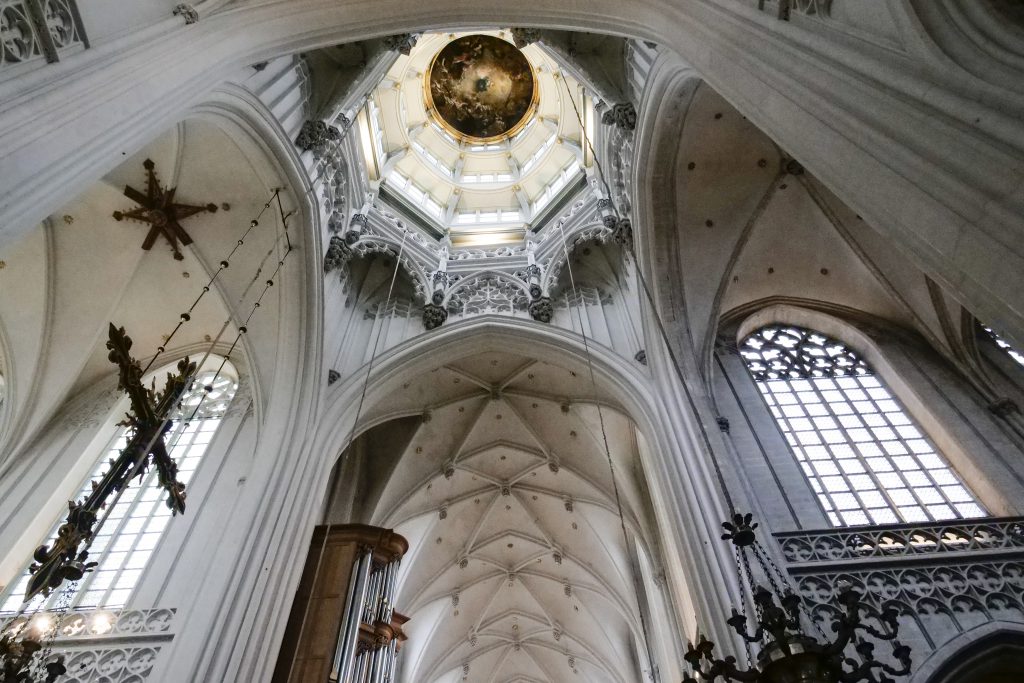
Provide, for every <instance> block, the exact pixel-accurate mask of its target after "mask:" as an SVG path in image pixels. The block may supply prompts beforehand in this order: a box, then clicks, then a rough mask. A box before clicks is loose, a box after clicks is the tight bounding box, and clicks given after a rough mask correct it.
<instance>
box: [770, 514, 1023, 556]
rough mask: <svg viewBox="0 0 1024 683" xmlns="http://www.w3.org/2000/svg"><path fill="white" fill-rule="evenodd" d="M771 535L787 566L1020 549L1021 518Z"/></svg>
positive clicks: (1021, 546)
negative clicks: (775, 540)
mask: <svg viewBox="0 0 1024 683" xmlns="http://www.w3.org/2000/svg"><path fill="white" fill-rule="evenodd" d="M775 538H776V539H777V540H778V542H779V544H780V546H781V547H782V554H783V557H784V558H785V559H786V562H787V563H790V564H791V565H794V564H795V565H800V564H803V563H806V562H845V561H848V560H863V559H866V558H892V557H901V556H915V557H919V556H922V555H933V554H936V553H960V552H967V551H992V550H1008V549H1015V550H1017V551H1018V552H1024V517H1001V518H994V517H985V518H980V519H969V520H957V521H955V522H948V523H941V524H931V525H927V526H922V525H920V524H892V525H886V526H872V527H846V528H842V529H827V530H824V531H798V532H790V533H782V534H776V536H775Z"/></svg>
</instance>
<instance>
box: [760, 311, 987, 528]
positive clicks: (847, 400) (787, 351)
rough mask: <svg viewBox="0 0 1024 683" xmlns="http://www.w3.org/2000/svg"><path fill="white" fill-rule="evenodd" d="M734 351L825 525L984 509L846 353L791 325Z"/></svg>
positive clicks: (976, 513) (973, 513)
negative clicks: (818, 505) (805, 480)
mask: <svg viewBox="0 0 1024 683" xmlns="http://www.w3.org/2000/svg"><path fill="white" fill-rule="evenodd" d="M740 353H741V355H742V356H743V358H744V360H745V361H746V363H747V368H748V369H749V370H750V373H751V375H752V376H753V377H754V379H755V380H756V382H757V386H758V388H759V389H760V390H761V393H762V395H763V397H764V399H765V401H766V402H767V404H768V407H769V409H770V410H771V412H772V415H773V416H774V417H775V420H776V422H777V423H778V425H779V427H780V429H781V430H782V432H783V434H784V435H785V437H786V440H787V441H788V442H789V445H790V448H791V449H792V450H793V454H794V455H795V456H796V459H797V460H798V461H799V463H800V466H801V468H802V469H803V471H804V474H805V475H806V476H807V478H808V479H809V480H810V483H811V486H812V488H813V489H814V492H815V493H816V494H817V496H818V500H819V501H820V502H821V505H822V507H824V509H825V512H826V514H827V515H828V518H829V520H830V521H831V522H832V524H833V525H835V526H841V525H852V524H889V523H895V522H924V521H938V520H944V519H958V518H964V517H980V516H984V515H985V511H984V510H983V509H982V507H981V506H980V505H979V504H978V502H977V500H976V499H975V498H974V496H973V495H972V494H971V492H970V491H969V490H968V489H967V488H966V487H965V486H964V484H963V482H961V481H960V479H959V477H958V476H957V475H956V473H955V472H954V471H953V470H952V469H951V468H950V466H949V464H948V463H947V462H946V461H945V459H944V458H943V457H942V455H941V454H940V453H939V452H938V451H937V449H936V448H935V446H934V445H933V444H932V443H931V441H930V440H929V439H928V438H927V437H926V436H925V435H924V434H922V433H921V431H920V429H919V428H918V427H917V425H915V424H914V422H913V420H912V419H911V418H910V416H908V415H907V413H906V412H905V411H904V409H903V407H902V406H901V405H900V403H899V402H898V401H897V400H896V399H895V398H894V397H893V396H892V394H891V393H890V392H889V390H888V389H887V388H886V387H885V385H884V384H883V383H882V382H881V381H880V379H879V378H878V377H876V376H875V374H874V372H873V370H872V369H871V367H870V366H868V365H867V363H865V362H864V360H863V359H862V358H861V357H860V355H859V354H857V353H856V352H855V351H853V350H852V349H850V348H849V347H847V346H846V345H845V344H843V343H842V342H840V341H837V340H835V339H831V338H829V337H827V336H825V335H823V334H820V333H818V332H814V331H812V330H806V329H803V328H799V327H792V326H779V325H776V326H769V327H765V328H762V329H760V330H758V331H756V332H754V333H753V334H752V335H750V337H748V338H747V339H746V340H745V341H744V342H743V344H742V345H741V349H740Z"/></svg>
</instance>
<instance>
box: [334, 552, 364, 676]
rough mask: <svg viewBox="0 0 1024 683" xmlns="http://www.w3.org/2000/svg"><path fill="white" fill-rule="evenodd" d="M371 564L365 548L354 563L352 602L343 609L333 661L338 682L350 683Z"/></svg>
mask: <svg viewBox="0 0 1024 683" xmlns="http://www.w3.org/2000/svg"><path fill="white" fill-rule="evenodd" d="M372 565H373V554H372V553H371V552H370V550H369V549H366V550H365V551H364V552H363V554H362V555H360V556H359V560H358V561H357V563H356V571H355V576H356V585H355V588H354V589H353V591H352V595H351V598H352V602H351V603H350V604H349V606H348V607H349V608H348V609H347V610H346V611H345V624H344V628H343V630H341V633H342V634H343V635H342V638H341V639H339V641H338V646H337V649H336V650H335V655H334V663H335V666H336V668H337V671H338V681H339V682H340V683H350V681H351V680H352V678H351V675H352V668H353V665H354V664H355V652H356V644H357V643H358V640H359V617H360V614H361V612H362V606H363V603H364V602H365V600H366V584H367V579H368V578H369V573H370V567H371V566H372Z"/></svg>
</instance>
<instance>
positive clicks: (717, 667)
mask: <svg viewBox="0 0 1024 683" xmlns="http://www.w3.org/2000/svg"><path fill="white" fill-rule="evenodd" d="M752 520H753V516H752V515H750V514H746V515H743V514H739V513H734V514H733V517H732V521H730V522H725V523H723V524H722V527H723V528H724V529H725V533H724V534H722V540H724V541H729V542H730V543H732V545H733V547H734V550H735V554H736V564H737V569H738V570H739V574H740V585H741V589H742V590H746V589H747V588H749V589H750V591H751V593H750V597H751V600H752V602H753V605H754V610H755V613H756V627H755V628H754V630H753V632H751V631H750V630H749V629H748V626H747V620H748V619H747V615H746V614H744V613H742V612H740V611H738V610H736V609H735V608H733V610H732V616H731V617H730V618H729V619H728V621H727V623H728V624H729V626H731V627H732V628H733V630H735V631H736V633H737V634H739V636H740V637H741V638H742V639H743V640H744V641H746V642H747V643H750V644H760V645H761V650H760V652H759V653H758V655H757V658H756V661H754V662H751V663H750V667H749V668H747V669H740V668H739V667H737V664H736V658H735V657H728V656H727V657H725V658H724V659H723V658H718V657H716V656H715V654H714V648H715V644H714V643H713V642H712V641H710V640H708V639H707V638H706V637H704V636H700V637H699V639H698V641H697V643H696V644H693V643H689V645H688V648H687V652H686V655H685V656H684V659H685V660H686V663H687V664H688V665H689V666H690V673H689V674H687V675H686V676H685V677H684V678H683V683H700V682H705V681H716V680H718V679H719V678H721V679H723V680H726V681H742V682H748V681H749V682H754V681H756V682H757V683H858V682H861V681H863V682H865V683H893V678H891V677H892V676H905V675H906V674H908V673H910V648H909V647H908V646H906V645H904V644H902V643H901V642H900V641H899V640H897V639H896V638H897V635H898V633H899V621H898V616H899V612H898V610H897V609H896V607H895V605H894V604H891V603H890V604H886V605H884V606H883V607H882V608H881V609H878V608H876V607H874V606H872V605H869V604H866V603H865V602H863V601H862V600H861V596H860V594H859V593H857V592H856V591H854V590H853V589H852V588H850V587H849V586H843V587H842V588H840V589H839V591H838V594H837V595H836V605H835V608H834V617H833V622H832V624H831V629H830V630H831V631H832V634H833V635H832V636H831V637H829V636H826V635H825V631H824V630H822V629H821V628H820V626H818V624H817V623H816V622H815V621H814V619H813V617H812V616H811V615H809V614H806V613H805V610H804V608H803V601H802V600H801V598H800V596H798V595H796V594H795V593H794V592H793V591H792V590H790V587H789V580H788V578H787V577H786V575H785V574H784V573H783V572H782V570H781V569H779V567H778V565H776V564H775V562H774V561H773V560H772V559H771V557H770V556H769V555H768V553H767V552H766V551H765V548H764V546H762V545H761V543H760V541H758V540H757V533H756V530H757V523H756V522H753V521H752ZM751 559H753V560H754V561H755V562H756V563H757V564H758V565H759V566H760V567H761V570H762V572H763V574H764V578H765V579H767V581H768V586H765V585H763V584H759V583H756V582H755V580H754V575H753V571H752V570H751ZM805 623H810V624H812V625H814V627H815V628H816V629H817V630H818V631H819V635H820V638H818V637H814V636H812V635H809V634H808V633H807V631H806V630H805V629H804V624H805ZM876 642H888V643H890V644H891V648H892V661H894V662H895V663H896V664H895V665H893V664H890V663H889V662H885V661H880V660H878V659H876V657H875V647H876ZM851 649H852V651H853V652H848V650H851ZM854 652H855V653H856V656H854V655H853V653H854Z"/></svg>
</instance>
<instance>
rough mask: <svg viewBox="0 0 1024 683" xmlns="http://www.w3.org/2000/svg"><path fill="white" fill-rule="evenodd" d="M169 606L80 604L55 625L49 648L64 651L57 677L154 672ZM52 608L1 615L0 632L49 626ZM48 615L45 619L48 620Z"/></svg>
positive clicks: (134, 680) (134, 678) (168, 628)
mask: <svg viewBox="0 0 1024 683" xmlns="http://www.w3.org/2000/svg"><path fill="white" fill-rule="evenodd" d="M174 612H175V611H174V610H173V609H150V610H124V611H109V610H81V611H71V612H68V613H67V614H65V615H64V616H63V618H60V623H58V624H57V625H56V628H57V636H56V638H55V639H54V641H53V652H54V653H55V654H58V655H63V656H64V666H65V667H67V674H66V675H64V676H62V677H61V678H60V681H61V683H86V682H87V681H88V682H92V681H103V683H129V682H131V683H141V682H142V681H145V680H146V679H147V678H148V677H149V675H150V674H151V673H152V672H153V669H154V668H155V666H156V662H157V658H158V656H159V654H160V649H161V648H162V647H163V645H164V644H166V643H167V642H169V641H170V640H171V639H172V638H173V637H174V633H173V630H172V626H173V622H174ZM57 618H58V615H57V614H55V613H48V612H42V613H37V614H33V615H26V616H23V617H13V618H7V619H3V620H0V633H5V632H8V631H12V630H14V631H17V630H19V629H21V628H26V627H27V628H40V629H48V628H53V626H52V620H54V619H57ZM48 620H50V621H48Z"/></svg>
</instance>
